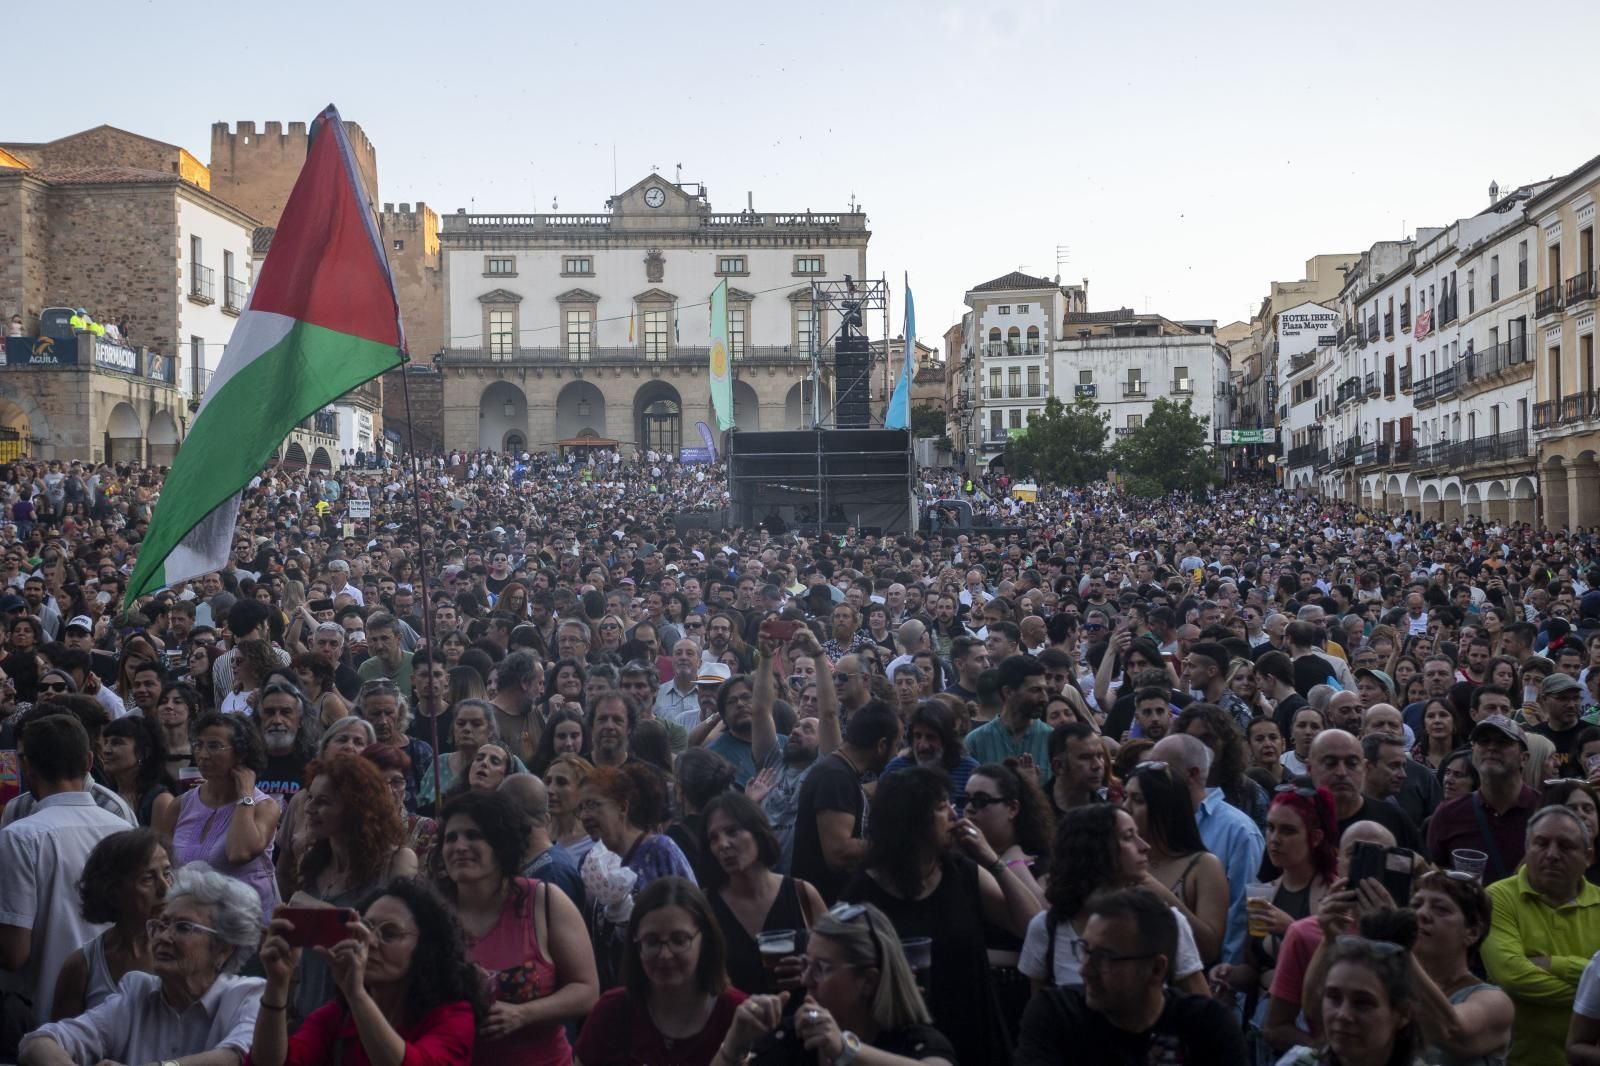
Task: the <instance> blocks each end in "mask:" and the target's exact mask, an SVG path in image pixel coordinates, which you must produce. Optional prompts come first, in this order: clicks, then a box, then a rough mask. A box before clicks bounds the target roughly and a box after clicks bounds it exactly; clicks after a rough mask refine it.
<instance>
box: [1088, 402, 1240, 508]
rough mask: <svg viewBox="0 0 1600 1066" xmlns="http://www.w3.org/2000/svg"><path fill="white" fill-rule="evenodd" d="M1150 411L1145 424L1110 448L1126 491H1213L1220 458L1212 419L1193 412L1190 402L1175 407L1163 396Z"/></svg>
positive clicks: (1141, 493)
mask: <svg viewBox="0 0 1600 1066" xmlns="http://www.w3.org/2000/svg"><path fill="white" fill-rule="evenodd" d="M1151 407H1152V410H1151V411H1150V414H1149V416H1148V417H1146V418H1145V420H1144V424H1143V425H1142V426H1140V427H1138V428H1137V429H1134V430H1132V431H1131V432H1129V433H1128V434H1127V435H1126V436H1124V437H1122V438H1121V439H1119V440H1118V441H1117V443H1116V446H1115V447H1114V448H1112V450H1111V457H1112V460H1113V461H1114V462H1115V464H1116V468H1117V471H1118V472H1119V473H1121V474H1122V475H1123V478H1124V479H1125V484H1126V486H1127V489H1128V491H1129V492H1132V493H1134V494H1135V495H1139V496H1162V495H1165V494H1166V493H1168V492H1172V491H1173V490H1175V489H1176V490H1182V491H1185V492H1200V491H1203V490H1205V489H1206V488H1209V487H1210V486H1211V485H1212V483H1213V482H1215V481H1216V480H1217V458H1216V454H1215V452H1213V451H1212V450H1211V448H1210V447H1209V444H1210V441H1211V431H1210V429H1209V428H1208V427H1209V425H1210V422H1211V418H1210V417H1209V416H1207V415H1197V414H1195V413H1194V408H1193V405H1192V404H1191V403H1190V402H1189V401H1188V400H1184V401H1183V402H1182V403H1174V402H1172V401H1171V400H1169V399H1167V398H1166V397H1165V396H1163V397H1160V398H1159V399H1157V400H1156V401H1155V403H1154V404H1152V405H1151Z"/></svg>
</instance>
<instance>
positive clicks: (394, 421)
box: [383, 369, 444, 455]
mask: <svg viewBox="0 0 1600 1066" xmlns="http://www.w3.org/2000/svg"><path fill="white" fill-rule="evenodd" d="M404 373H405V372H404V371H402V370H396V371H392V372H390V373H388V374H385V375H384V376H383V424H384V427H385V428H386V429H392V430H394V431H395V432H396V433H398V434H400V445H401V447H403V448H405V449H407V450H408V451H410V450H413V449H414V450H415V451H417V452H419V453H421V454H422V455H431V454H433V453H434V452H436V451H438V450H439V449H440V448H442V447H443V446H444V375H443V374H440V373H437V372H432V371H422V370H420V369H418V370H415V371H413V372H411V373H410V374H405V377H404V378H402V376H401V375H402V374H404ZM408 382H409V385H410V388H411V416H412V417H411V421H410V422H409V423H408V422H407V421H406V391H405V390H406V387H407V383H408Z"/></svg>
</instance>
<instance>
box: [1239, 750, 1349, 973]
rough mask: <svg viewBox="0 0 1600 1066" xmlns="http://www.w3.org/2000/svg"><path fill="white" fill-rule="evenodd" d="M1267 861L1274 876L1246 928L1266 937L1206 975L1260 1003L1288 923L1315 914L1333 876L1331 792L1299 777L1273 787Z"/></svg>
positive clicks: (1335, 834) (1253, 904)
mask: <svg viewBox="0 0 1600 1066" xmlns="http://www.w3.org/2000/svg"><path fill="white" fill-rule="evenodd" d="M1267 861H1268V862H1269V863H1271V864H1272V866H1273V867H1274V868H1276V869H1277V870H1278V871H1279V874H1278V878H1277V880H1275V881H1273V882H1272V883H1271V890H1270V891H1269V892H1268V893H1267V897H1266V898H1265V899H1252V900H1250V901H1249V902H1250V925H1251V929H1252V931H1254V930H1256V929H1262V928H1265V930H1266V935H1265V936H1252V937H1251V938H1250V941H1249V943H1248V945H1247V947H1246V956H1247V959H1248V961H1247V962H1243V963H1238V964H1234V965H1228V964H1226V963H1224V964H1223V965H1221V966H1217V967H1215V968H1214V969H1213V970H1212V971H1211V976H1212V980H1213V981H1225V982H1226V983H1227V984H1228V985H1230V986H1231V987H1233V988H1234V989H1235V990H1236V991H1240V992H1252V991H1257V990H1259V991H1260V993H1261V997H1260V999H1261V1002H1262V1004H1263V1005H1264V1004H1265V1002H1266V999H1267V997H1266V995H1265V992H1266V990H1267V989H1268V988H1269V987H1271V984H1272V970H1273V968H1274V967H1275V966H1276V965H1277V955H1278V945H1279V943H1280V940H1281V938H1282V937H1283V935H1284V933H1286V932H1288V930H1289V926H1290V925H1292V924H1293V923H1294V922H1296V921H1298V920H1299V919H1301V918H1306V917H1309V916H1310V915H1312V914H1315V913H1316V911H1317V905H1318V904H1319V903H1321V902H1322V896H1323V894H1324V893H1326V892H1327V891H1328V886H1329V885H1330V884H1331V883H1332V882H1333V880H1334V879H1335V878H1336V877H1337V876H1338V865H1339V828H1338V821H1337V819H1336V818H1335V816H1334V810H1333V794H1332V793H1331V792H1329V791H1328V790H1327V789H1325V788H1316V787H1314V786H1313V785H1312V784H1311V782H1310V779H1308V778H1304V777H1299V778H1295V780H1294V782H1293V783H1289V784H1282V785H1279V786H1278V787H1277V789H1276V790H1275V791H1274V793H1273V796H1272V805H1271V806H1270V807H1269V808H1268V809H1267Z"/></svg>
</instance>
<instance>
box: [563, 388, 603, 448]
mask: <svg viewBox="0 0 1600 1066" xmlns="http://www.w3.org/2000/svg"><path fill="white" fill-rule="evenodd" d="M606 435H607V434H606V397H605V394H604V393H602V392H601V391H600V390H599V388H598V387H596V386H595V384H594V382H592V381H572V382H568V383H567V385H566V386H565V387H564V388H562V390H561V391H560V393H558V394H557V395H556V439H557V440H570V439H572V438H574V437H585V436H587V437H604V436H606Z"/></svg>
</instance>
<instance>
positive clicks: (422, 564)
mask: <svg viewBox="0 0 1600 1066" xmlns="http://www.w3.org/2000/svg"><path fill="white" fill-rule="evenodd" d="M400 389H401V392H403V393H404V394H405V401H406V439H407V440H408V441H410V443H411V515H412V518H413V520H415V522H416V523H417V573H418V574H420V575H421V576H422V642H423V644H424V645H426V646H427V649H428V654H429V655H430V656H431V655H432V654H433V651H434V643H433V610H432V608H431V607H429V605H428V542H427V539H426V538H425V537H423V535H422V476H421V472H420V469H419V466H418V463H417V427H416V425H415V424H414V423H413V422H412V421H411V375H410V374H408V373H406V366H405V364H401V367H400ZM430 665H431V664H430ZM416 688H417V686H416V683H415V679H413V683H412V686H411V691H412V693H413V694H415V692H416ZM434 698H435V699H437V698H438V693H434ZM428 731H429V735H430V736H431V738H432V740H433V810H434V814H435V815H437V814H438V813H439V812H440V811H441V810H442V809H443V804H444V785H443V781H442V779H441V777H440V773H441V771H440V769H439V761H440V760H441V759H442V758H443V757H444V753H443V750H442V749H441V748H440V747H439V716H438V715H436V714H430V715H428ZM520 747H521V745H520V744H519V745H518V748H520Z"/></svg>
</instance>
